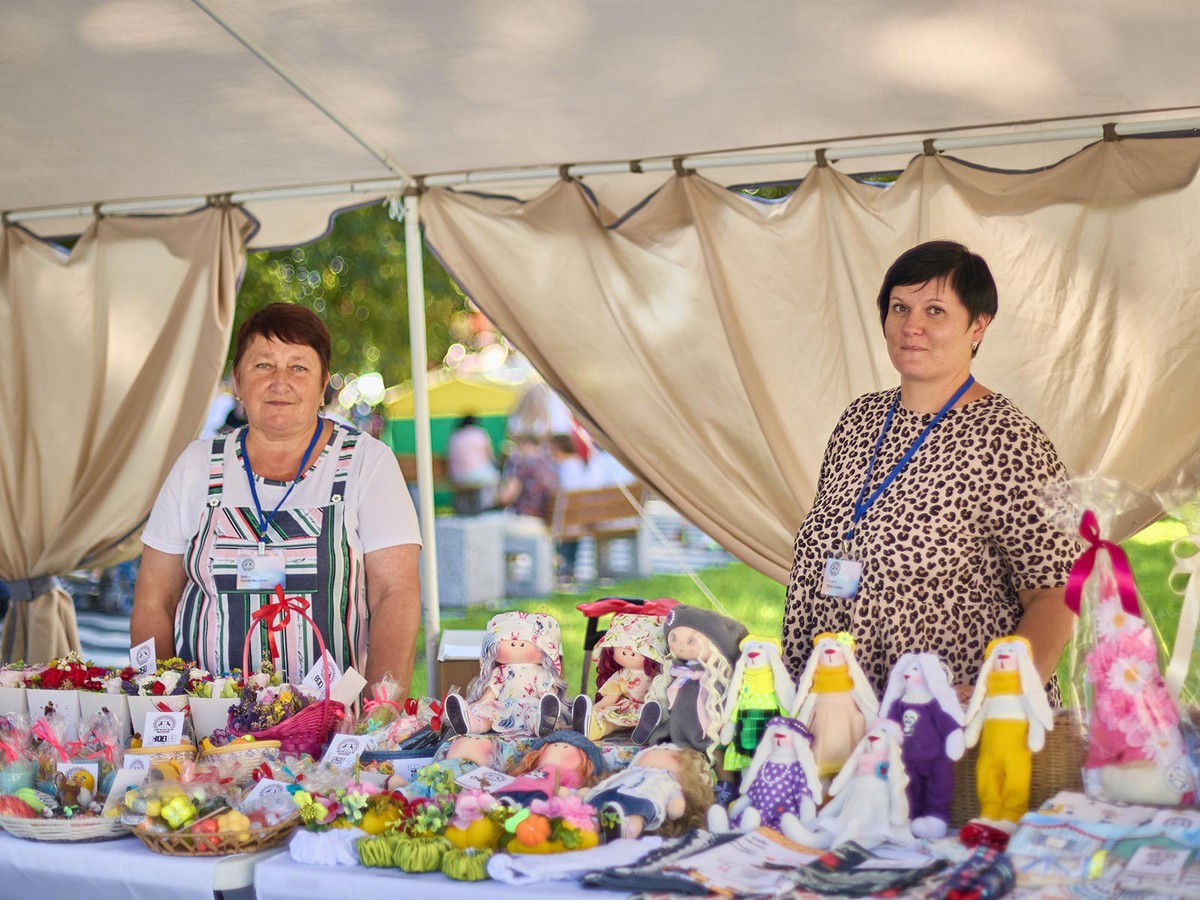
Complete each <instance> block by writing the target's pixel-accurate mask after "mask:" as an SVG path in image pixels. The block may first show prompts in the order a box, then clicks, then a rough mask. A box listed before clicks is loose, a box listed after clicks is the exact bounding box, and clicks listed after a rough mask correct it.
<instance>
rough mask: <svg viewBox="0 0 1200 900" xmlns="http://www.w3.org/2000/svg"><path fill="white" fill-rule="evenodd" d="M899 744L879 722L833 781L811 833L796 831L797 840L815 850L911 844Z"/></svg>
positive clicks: (892, 726) (889, 726)
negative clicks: (851, 844) (848, 844)
mask: <svg viewBox="0 0 1200 900" xmlns="http://www.w3.org/2000/svg"><path fill="white" fill-rule="evenodd" d="M903 744H904V733H903V732H902V731H901V730H900V726H899V725H897V724H896V723H895V722H892V721H890V720H888V719H877V720H876V721H875V723H874V724H873V725H871V727H870V728H869V729H868V730H867V733H866V734H865V735H864V736H863V739H862V740H861V741H859V742H858V746H857V747H855V748H854V752H853V753H852V754H851V755H850V758H849V759H848V760H846V765H845V766H844V767H843V769H842V771H841V772H839V773H838V776H837V778H835V779H833V784H832V785H830V787H829V796H830V797H832V798H833V799H832V800H830V801H829V803H827V804H826V805H825V807H824V808H823V809H822V810H821V811H820V812H819V813H817V817H816V819H814V820H813V829H812V832H811V833H804V832H799V831H794V833H796V834H797V837H796V838H795V840H798V841H799V842H800V843H806V844H809V845H810V846H814V847H819V848H826V847H839V846H841V845H842V844H844V843H846V842H847V841H854V842H855V843H857V844H859V845H860V846H862V847H864V848H866V849H868V850H869V849H870V848H872V847H875V846H878V845H879V844H883V843H886V842H891V843H893V844H900V845H902V846H905V845H910V844H913V843H915V840H914V838H913V834H912V831H911V830H910V829H909V823H908V796H907V794H906V788H907V786H908V776H907V775H906V774H905V772H904V761H903V759H902V757H901V752H902V747H903Z"/></svg>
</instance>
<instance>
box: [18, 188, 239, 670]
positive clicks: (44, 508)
mask: <svg viewBox="0 0 1200 900" xmlns="http://www.w3.org/2000/svg"><path fill="white" fill-rule="evenodd" d="M251 230H252V222H251V221H250V219H249V218H248V217H247V216H245V215H244V214H243V213H242V212H241V211H239V210H236V209H230V208H209V209H205V210H202V211H200V212H196V213H192V214H190V215H186V216H179V217H170V218H168V217H141V218H124V219H123V218H105V219H100V220H98V221H96V222H95V223H94V224H93V225H92V227H91V228H90V229H88V231H87V232H86V233H84V235H83V236H82V237H80V239H79V241H78V242H77V243H76V244H75V246H74V248H73V249H72V250H71V252H70V253H69V254H67V253H65V252H64V251H62V250H60V249H59V248H56V247H54V246H52V245H50V244H47V243H45V242H43V241H41V240H39V239H38V238H36V237H34V236H33V235H31V234H30V233H28V232H26V231H24V230H23V229H21V228H16V227H5V228H4V229H3V235H2V239H3V246H2V247H0V359H3V360H4V365H3V367H0V580H5V581H8V580H13V579H30V578H37V577H41V576H53V575H63V574H66V573H67V572H69V571H71V570H73V569H76V568H79V567H80V566H81V565H98V564H101V563H106V562H109V561H115V560H114V558H113V550H114V548H118V547H120V546H121V545H122V543H123V542H124V545H125V546H126V547H128V546H129V541H128V540H127V539H128V538H129V536H130V535H131V534H133V533H135V532H136V531H137V530H138V528H139V527H140V525H141V523H142V521H143V520H144V519H145V517H146V515H147V513H148V512H149V511H150V507H151V505H152V504H153V502H154V498H155V496H156V495H157V493H158V489H159V487H160V486H161V485H162V482H163V479H164V478H165V477H166V474H167V472H168V471H169V469H170V467H171V465H172V464H173V463H174V461H175V458H176V456H177V455H178V454H179V452H180V451H181V450H182V449H183V447H184V446H185V445H186V444H187V442H188V441H190V440H192V439H193V438H194V437H195V436H196V433H197V431H198V430H199V427H200V425H201V424H202V422H203V421H204V416H205V412H206V411H207V408H208V404H209V401H210V399H211V397H212V391H213V387H214V385H215V384H216V382H217V380H218V379H219V378H220V375H221V370H222V368H223V366H224V362H225V353H226V349H227V347H228V344H229V334H230V330H231V328H232V326H233V312H234V304H235V300H236V296H237V284H238V278H239V276H240V273H241V271H242V267H243V264H244V262H245V250H244V245H245V240H246V238H247V236H248V235H249V234H250V232H251ZM137 552H138V548H136V547H135V548H133V553H137ZM131 555H132V554H131ZM3 649H4V653H5V655H6V658H7V659H9V660H13V659H25V660H28V661H30V662H44V661H47V660H49V659H50V658H51V657H54V656H58V655H61V654H63V653H65V652H66V651H68V650H71V649H76V650H78V649H79V641H78V637H77V636H76V633H75V613H74V609H73V607H72V605H71V598H70V596H69V595H68V594H67V593H66V591H64V590H62V589H61V588H55V589H52V590H50V591H49V592H47V593H45V594H42V595H40V596H39V597H37V598H36V599H34V600H30V601H26V602H20V603H13V604H12V609H11V612H10V614H9V616H8V618H7V620H6V622H5V629H4V638H3Z"/></svg>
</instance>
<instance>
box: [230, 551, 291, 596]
mask: <svg viewBox="0 0 1200 900" xmlns="http://www.w3.org/2000/svg"><path fill="white" fill-rule="evenodd" d="M275 585H279V586H280V587H282V588H285V589H286V588H287V558H286V557H285V556H284V555H283V551H282V550H277V549H275V548H272V547H267V548H265V549H264V550H263V551H262V552H261V553H245V554H243V555H241V556H239V557H238V558H237V589H238V590H239V591H273V590H275Z"/></svg>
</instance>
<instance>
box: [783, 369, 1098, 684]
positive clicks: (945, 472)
mask: <svg viewBox="0 0 1200 900" xmlns="http://www.w3.org/2000/svg"><path fill="white" fill-rule="evenodd" d="M898 395H899V388H893V389H892V390H889V391H882V392H879V393H874V394H866V395H865V396H862V397H860V398H859V399H857V400H856V401H854V402H853V403H852V404H850V406H849V408H847V410H846V411H845V412H844V413H843V414H842V417H841V420H840V421H839V422H838V424H837V427H836V428H835V429H834V431H833V434H832V435H831V436H830V438H829V444H828V446H827V447H826V450H825V459H824V461H823V462H822V464H821V474H820V480H819V481H818V483H817V495H816V498H815V499H814V500H813V505H812V509H811V510H810V512H809V514H808V516H807V517H806V518H805V520H804V523H803V524H802V525H801V526H800V530H799V531H798V532H797V533H796V543H795V557H794V560H795V561H794V562H793V564H792V573H791V578H790V579H789V583H788V591H787V607H786V610H785V613H784V623H783V641H784V655H785V659H786V661H787V665H788V668H789V669H790V671H791V673H792V675H793V676H796V677H798V676H799V674H800V672H801V671H802V669H803V668H804V664H805V662H806V661H807V659H808V655H809V653H810V652H811V650H812V638H813V636H814V635H817V634H819V633H821V632H823V631H848V632H850V634H852V635H853V636H854V638H855V640H856V642H857V644H858V649H857V651H856V652H855V657H856V659H857V660H858V662H859V664H860V665H861V666H862V669H863V672H864V673H866V676H867V678H868V679H869V680H870V682H871V684H872V685H874V687H875V690H876V691H878V692H882V691H883V688H884V685H885V683H886V681H887V676H888V672H889V671H890V670H891V668H892V666H893V665H895V663H896V660H897V659H899V658H900V655H901V654H902V653H906V652H932V653H937V654H939V655H940V656H941V657H942V659H944V660H945V661H946V662H947V664H948V665H949V666H950V670H951V673H952V675H953V681H955V682H965V683H974V681H975V677H976V675H977V674H978V672H979V667H980V665H981V663H982V662H983V651H984V648H985V647H986V646H987V643H988V641H989V640H991V639H992V638H994V637H1000V636H1003V635H1006V634H1011V633H1012V632H1013V630H1014V629H1015V628H1016V625H1017V621H1018V620H1019V619H1020V617H1021V605H1020V602H1019V600H1018V598H1017V592H1018V591H1022V590H1029V589H1035V588H1044V587H1059V586H1061V585H1063V584H1065V583H1066V579H1067V573H1068V572H1069V570H1070V567H1071V563H1072V562H1073V561H1074V559H1075V556H1076V554H1077V552H1078V551H1077V546H1076V544H1075V541H1074V540H1073V539H1072V538H1071V537H1069V536H1068V535H1065V534H1063V533H1062V532H1061V531H1059V530H1057V529H1056V528H1054V527H1053V526H1052V525H1051V524H1050V523H1049V522H1047V521H1046V520H1045V519H1044V518H1043V517H1042V516H1041V515H1039V506H1038V499H1037V493H1036V492H1037V490H1038V489H1039V488H1040V487H1041V486H1042V485H1044V484H1047V483H1049V482H1053V481H1061V480H1064V479H1065V478H1066V477H1067V474H1066V470H1065V469H1064V467H1063V465H1062V463H1061V462H1060V461H1059V459H1058V454H1057V453H1056V452H1055V450H1054V446H1053V445H1052V444H1051V443H1050V440H1049V438H1047V437H1046V435H1045V434H1044V433H1043V432H1042V430H1041V429H1040V428H1039V427H1038V426H1037V425H1036V424H1035V423H1034V422H1033V421H1032V420H1031V419H1029V418H1028V417H1027V416H1025V415H1024V414H1023V413H1022V412H1021V411H1020V410H1018V409H1017V408H1016V406H1014V405H1013V404H1012V402H1011V401H1009V400H1008V399H1007V398H1005V397H1003V396H1001V395H1000V394H996V393H992V394H987V395H985V396H983V397H980V398H979V399H977V400H974V401H972V402H970V403H968V404H966V405H964V406H961V407H958V408H956V409H952V410H950V412H948V413H947V414H946V417H945V418H944V419H942V421H941V422H940V423H938V425H937V427H936V428H934V429H933V431H932V432H930V434H929V437H928V438H927V439H926V440H925V443H924V444H923V445H922V446H921V448H920V450H919V451H918V452H917V454H916V455H915V456H914V457H913V459H912V460H911V461H910V462H909V464H908V465H907V466H906V467H905V469H904V470H903V471H902V472H901V473H900V474H899V475H898V476H897V477H896V480H895V481H893V482H892V484H891V486H890V487H889V488H888V489H887V490H886V491H885V492H884V493H883V494H882V495H881V496H880V497H879V499H878V500H876V502H875V503H874V505H873V506H871V508H870V510H869V511H868V512H867V513H866V515H865V516H863V518H862V519H861V520H860V521H859V524H858V528H857V529H856V531H855V534H854V538H853V553H852V555H853V556H854V557H855V558H857V559H859V560H861V561H862V562H863V574H862V582H861V584H860V587H859V592H858V596H857V597H856V598H855V599H854V600H840V599H833V598H828V597H823V596H822V595H821V580H822V574H823V571H824V566H825V561H826V560H827V559H829V558H830V557H831V556H835V555H836V556H840V555H842V554H843V552H844V548H843V540H842V539H843V536H844V535H845V533H846V529H847V528H848V526H849V524H850V520H851V516H852V509H853V505H854V500H855V498H856V497H857V496H858V492H859V491H860V490H861V489H862V484H863V479H864V478H865V477H866V472H867V466H868V464H869V462H870V459H871V451H872V449H873V448H874V446H875V442H876V440H878V438H879V432H880V430H881V429H882V428H883V420H884V418H885V416H886V415H887V410H888V407H889V406H890V405H891V403H892V401H893V400H894V399H896V398H897V396H898ZM931 418H933V417H932V415H925V414H919V413H914V412H911V411H909V410H907V409H905V408H904V406H903V405H900V404H897V407H896V413H895V415H894V416H893V418H892V424H891V427H890V428H889V429H888V433H887V437H886V438H885V439H884V441H883V445H882V446H881V447H880V449H879V459H878V461H877V462H876V464H875V470H874V472H873V473H872V475H871V486H870V490H871V491H874V489H875V488H876V487H877V486H878V485H879V483H880V482H881V481H882V480H883V478H884V476H885V475H886V474H887V473H888V472H889V471H891V469H892V466H893V465H895V463H896V462H897V461H898V460H899V459H900V457H901V456H903V455H904V451H905V450H907V449H908V448H909V447H910V446H911V445H912V443H913V441H915V440H916V439H917V436H918V435H919V434H920V433H921V431H922V430H923V429H924V427H925V426H926V425H927V424H928V423H929V421H930V419H931ZM1054 693H1057V691H1055V692H1054Z"/></svg>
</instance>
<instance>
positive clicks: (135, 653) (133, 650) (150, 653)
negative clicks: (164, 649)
mask: <svg viewBox="0 0 1200 900" xmlns="http://www.w3.org/2000/svg"><path fill="white" fill-rule="evenodd" d="M129 665H131V666H132V667H133V672H134V674H135V675H152V674H153V673H155V672H157V671H158V656H157V655H156V654H155V652H154V638H146V640H144V641H142V642H141V643H140V644H138V645H137V646H136V647H130V648H129Z"/></svg>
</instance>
